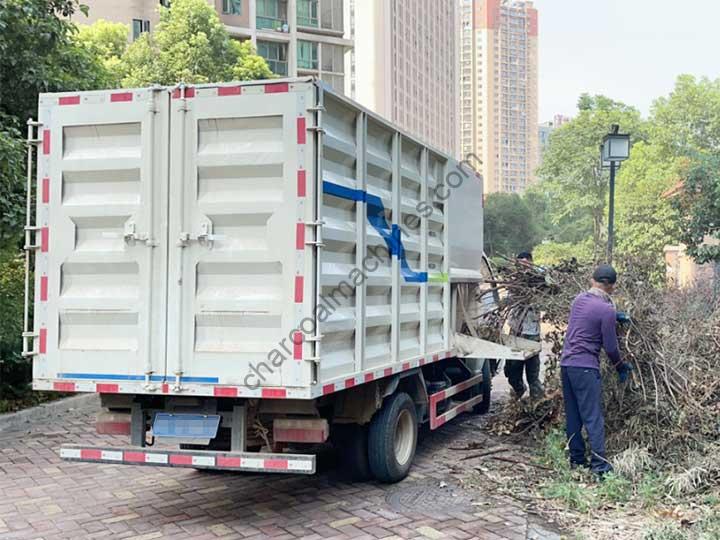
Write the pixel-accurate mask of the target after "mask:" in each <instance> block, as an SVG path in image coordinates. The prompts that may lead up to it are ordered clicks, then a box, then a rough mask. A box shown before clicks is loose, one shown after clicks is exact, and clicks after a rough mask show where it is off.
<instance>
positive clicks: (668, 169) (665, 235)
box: [615, 142, 679, 277]
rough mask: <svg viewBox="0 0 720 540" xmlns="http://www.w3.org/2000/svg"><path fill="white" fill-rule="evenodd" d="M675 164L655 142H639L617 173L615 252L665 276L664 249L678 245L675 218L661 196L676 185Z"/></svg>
mask: <svg viewBox="0 0 720 540" xmlns="http://www.w3.org/2000/svg"><path fill="white" fill-rule="evenodd" d="M678 165H679V164H678V162H677V160H675V159H674V158H672V157H671V156H667V155H666V154H665V153H664V151H663V149H662V148H661V147H660V146H659V145H657V144H654V143H650V144H649V143H645V142H638V143H637V144H635V146H634V147H633V148H632V151H631V154H630V159H628V160H627V161H626V162H625V163H623V165H622V167H621V168H620V171H619V173H618V177H617V179H618V181H617V191H616V197H615V201H616V212H617V214H616V225H615V228H616V231H617V234H616V236H617V251H618V253H619V254H620V255H626V256H630V257H632V258H633V259H635V260H636V261H637V260H642V261H644V262H645V263H646V264H648V265H654V266H655V267H656V272H655V273H656V275H657V276H658V277H660V276H661V275H662V274H663V273H664V271H665V270H664V264H663V248H664V247H665V246H666V245H668V244H673V243H676V242H677V239H678V234H679V230H678V216H677V212H676V210H675V209H674V208H673V206H672V204H671V202H670V201H669V200H668V198H667V197H664V196H663V194H664V193H665V192H666V191H667V190H668V189H670V188H671V187H673V185H675V184H677V181H678V178H679V169H678Z"/></svg>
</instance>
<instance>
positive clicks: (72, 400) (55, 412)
mask: <svg viewBox="0 0 720 540" xmlns="http://www.w3.org/2000/svg"><path fill="white" fill-rule="evenodd" d="M94 401H97V406H98V408H99V407H100V400H99V396H98V395H97V394H80V395H77V396H71V397H67V398H64V399H58V400H56V401H50V402H48V403H43V404H42V405H38V406H37V407H30V408H29V409H25V410H22V411H18V412H14V413H7V414H0V433H2V432H6V431H17V430H22V429H24V428H26V427H29V426H28V424H31V423H32V422H37V421H40V420H47V419H50V418H53V417H57V416H61V415H63V414H65V413H66V412H68V411H70V410H72V409H77V408H79V407H83V406H87V405H92V403H93V402H94Z"/></svg>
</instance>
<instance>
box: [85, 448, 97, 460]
mask: <svg viewBox="0 0 720 540" xmlns="http://www.w3.org/2000/svg"><path fill="white" fill-rule="evenodd" d="M101 458H102V450H95V449H94V448H83V449H82V450H80V459H101Z"/></svg>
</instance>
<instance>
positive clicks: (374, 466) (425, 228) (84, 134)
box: [24, 78, 532, 482]
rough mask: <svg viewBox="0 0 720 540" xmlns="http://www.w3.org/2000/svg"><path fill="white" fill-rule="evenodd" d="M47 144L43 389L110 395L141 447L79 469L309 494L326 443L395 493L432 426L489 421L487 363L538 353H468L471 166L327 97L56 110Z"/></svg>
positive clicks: (33, 193)
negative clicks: (267, 483) (296, 479)
mask: <svg viewBox="0 0 720 540" xmlns="http://www.w3.org/2000/svg"><path fill="white" fill-rule="evenodd" d="M28 138H29V141H30V143H34V144H31V145H30V147H31V148H30V150H29V168H28V171H29V172H28V210H29V211H28V223H27V227H26V240H27V242H26V244H27V245H26V249H27V252H28V255H27V258H28V284H27V285H26V289H27V290H26V293H27V295H26V296H27V302H26V304H28V305H27V306H26V328H25V333H24V344H25V345H24V354H25V355H26V356H28V357H32V359H33V387H34V388H35V389H37V390H45V391H47V390H51V391H52V390H54V391H59V392H97V393H99V394H100V396H101V400H102V406H103V410H102V411H101V412H100V413H99V414H98V417H97V430H98V432H99V433H105V434H107V433H110V434H127V435H128V436H129V445H128V446H127V447H124V448H108V447H104V446H88V445H71V446H64V447H62V448H61V449H59V452H60V455H61V457H62V458H64V459H67V460H74V461H92V462H107V463H115V464H119V463H124V464H135V465H152V466H173V467H194V468H198V469H204V468H208V469H229V470H239V471H255V472H257V471H267V472H289V473H306V474H311V473H314V472H315V469H316V465H315V451H316V449H317V445H318V444H320V443H324V442H326V441H328V440H331V441H332V442H333V444H334V445H336V446H337V447H338V448H339V454H340V458H341V461H342V463H343V468H344V470H346V471H349V472H350V473H351V475H352V476H353V477H354V478H355V479H368V478H372V477H374V478H376V479H378V480H380V481H385V482H393V481H397V480H400V479H402V478H403V477H404V476H405V475H406V474H407V472H408V470H409V468H410V465H411V462H412V460H413V457H414V453H415V447H416V441H417V434H418V426H419V425H420V424H422V423H426V422H427V423H429V424H430V428H431V429H435V428H437V427H439V426H441V425H442V424H443V423H444V422H446V421H448V420H449V419H451V418H453V417H455V416H456V415H457V414H459V413H460V412H463V411H468V410H470V409H473V408H474V409H476V410H480V411H482V410H487V408H488V406H489V400H490V375H489V366H488V362H486V361H484V360H483V358H482V357H492V358H524V357H525V356H527V355H528V354H532V353H528V352H526V351H524V350H521V349H522V348H523V346H525V345H527V344H522V345H521V346H518V345H517V343H516V344H513V346H510V347H508V346H503V345H499V344H494V343H489V342H487V341H482V340H480V339H477V338H476V337H470V336H463V337H462V339H463V340H464V343H465V346H464V348H463V354H460V351H459V350H458V348H457V346H456V341H455V337H454V336H455V331H456V329H459V328H460V327H461V321H462V320H463V313H465V314H466V313H467V311H466V309H465V306H458V298H466V297H467V290H465V293H466V294H465V295H463V294H458V291H460V292H461V293H462V292H463V291H462V290H461V289H462V287H471V286H472V284H477V283H480V282H481V281H482V273H481V271H480V268H481V266H482V264H483V241H482V239H483V226H482V224H483V221H482V215H483V209H482V182H481V179H480V178H479V176H477V175H476V174H475V172H474V170H473V168H472V167H471V166H470V164H469V163H458V162H457V161H456V160H454V159H452V158H451V157H448V156H446V155H443V154H442V153H440V152H437V151H435V150H433V149H431V148H429V147H428V146H426V145H424V144H423V143H421V142H420V141H418V140H417V139H415V138H413V137H411V136H409V135H407V134H406V133H404V132H402V131H401V130H399V129H398V128H396V127H394V126H393V125H392V124H390V123H389V122H387V121H386V120H383V119H382V118H380V117H378V116H377V115H375V114H373V113H372V112H370V111H368V110H366V109H364V108H362V107H361V106H359V105H357V104H356V103H354V102H353V101H351V100H349V99H348V98H346V97H343V96H341V95H338V94H336V93H334V92H332V91H331V90H330V89H329V88H327V87H326V86H324V85H323V83H321V82H319V81H317V80H314V79H311V78H301V79H286V80H272V81H255V82H243V83H223V84H212V85H198V86H186V85H179V86H177V87H174V88H167V87H153V88H145V89H137V90H108V91H93V92H79V93H77V92H76V93H64V94H43V95H41V96H40V100H39V120H38V121H37V122H29V135H28ZM33 146H34V147H36V149H37V166H36V170H37V177H36V183H35V182H33V181H32V180H31V175H32V173H31V171H32V169H33V166H32V157H33V155H34V154H33V152H32V147H33ZM33 204H34V205H35V206H36V212H35V219H34V223H33V220H32V219H31V217H30V216H31V212H30V208H31V207H32V205H33ZM33 263H34V264H33ZM33 268H34V272H33ZM32 276H34V293H33V291H31V290H30V289H31V288H32V287H31V286H30V283H29V282H30V280H31V279H32ZM31 303H32V305H33V308H32V310H31V309H30V306H29V304H31ZM470 307H472V306H470ZM460 308H462V309H460ZM31 312H32V317H31ZM464 320H465V321H467V316H465V317H464ZM468 341H469V342H470V346H469V347H468V346H467V343H468ZM526 348H527V347H526ZM530 348H532V346H531V347H530ZM467 356H472V357H473V358H467ZM156 443H157V444H156Z"/></svg>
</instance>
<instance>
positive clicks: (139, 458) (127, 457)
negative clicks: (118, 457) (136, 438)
mask: <svg viewBox="0 0 720 540" xmlns="http://www.w3.org/2000/svg"><path fill="white" fill-rule="evenodd" d="M123 461H130V462H132V463H145V452H123Z"/></svg>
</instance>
